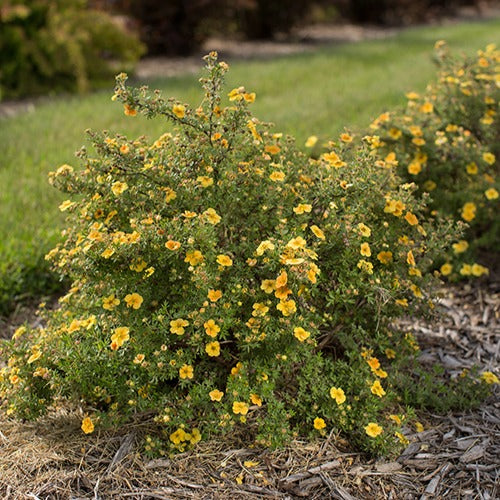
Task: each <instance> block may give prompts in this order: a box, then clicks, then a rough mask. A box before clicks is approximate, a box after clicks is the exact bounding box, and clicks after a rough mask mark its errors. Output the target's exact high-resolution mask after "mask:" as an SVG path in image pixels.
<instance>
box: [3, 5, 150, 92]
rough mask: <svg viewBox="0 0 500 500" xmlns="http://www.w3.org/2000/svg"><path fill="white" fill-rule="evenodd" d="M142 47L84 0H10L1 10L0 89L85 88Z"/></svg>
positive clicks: (125, 64) (123, 66)
mask: <svg viewBox="0 0 500 500" xmlns="http://www.w3.org/2000/svg"><path fill="white" fill-rule="evenodd" d="M142 51H143V48H142V45H141V44H140V42H139V40H138V39H137V38H136V36H134V35H132V34H130V33H127V32H125V31H124V29H122V28H121V27H120V26H119V25H118V24H117V23H116V22H114V20H113V19H112V18H111V17H110V16H109V15H107V14H105V13H103V12H99V11H96V10H89V9H87V7H86V1H84V0H55V1H50V0H28V1H19V0H12V1H10V0H9V1H6V2H2V8H1V10H0V93H1V95H2V96H3V97H20V96H24V95H37V94H44V93H48V92H54V91H61V90H64V91H71V92H85V91H87V90H88V89H89V88H91V87H92V86H95V85H98V84H99V83H100V82H103V81H104V80H106V79H108V78H110V77H111V76H112V75H113V74H115V73H116V72H117V71H120V70H128V71H130V70H132V69H133V65H134V63H135V62H136V61H137V59H138V57H139V56H140V55H141V53H142Z"/></svg>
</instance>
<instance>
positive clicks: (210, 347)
mask: <svg viewBox="0 0 500 500" xmlns="http://www.w3.org/2000/svg"><path fill="white" fill-rule="evenodd" d="M205 352H206V353H207V354H208V355H209V356H211V357H216V356H219V354H220V344H219V342H217V340H214V341H213V342H209V343H208V344H207V345H206V346H205Z"/></svg>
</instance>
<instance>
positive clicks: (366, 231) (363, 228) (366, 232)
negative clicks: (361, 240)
mask: <svg viewBox="0 0 500 500" xmlns="http://www.w3.org/2000/svg"><path fill="white" fill-rule="evenodd" d="M358 231H359V234H360V235H361V236H364V237H365V238H369V237H370V236H371V234H372V230H371V229H370V228H369V227H368V226H367V225H366V224H363V222H360V223H359V224H358Z"/></svg>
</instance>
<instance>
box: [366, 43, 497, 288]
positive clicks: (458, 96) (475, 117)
mask: <svg viewBox="0 0 500 500" xmlns="http://www.w3.org/2000/svg"><path fill="white" fill-rule="evenodd" d="M436 59H437V62H438V65H439V74H438V78H437V80H436V81H434V82H433V83H432V84H431V85H429V86H428V87H427V89H426V91H425V92H424V93H422V94H419V93H417V92H409V93H408V94H407V98H408V102H407V106H406V108H405V109H401V110H396V111H392V112H388V113H384V114H382V115H380V116H379V117H378V118H377V119H376V120H375V121H374V123H373V124H372V126H371V128H372V130H373V131H374V132H375V133H376V134H378V135H379V136H380V140H379V141H378V143H377V144H376V147H375V148H374V149H375V150H378V151H379V152H380V154H381V156H380V160H379V161H381V162H382V163H384V159H386V161H385V163H386V164H388V165H389V166H390V167H394V168H397V169H398V172H399V173H400V175H401V176H402V177H403V178H405V179H406V180H407V181H409V182H410V181H413V182H415V183H416V184H418V186H419V192H421V193H430V195H431V197H432V199H433V202H432V203H431V204H430V208H431V209H433V210H435V211H436V212H437V213H441V214H446V215H450V216H452V217H454V218H455V219H457V220H461V221H462V222H463V223H466V224H468V226H469V227H468V229H467V232H466V233H465V235H464V236H463V237H462V238H460V239H459V240H457V241H456V242H455V243H454V245H453V249H452V251H451V252H450V255H449V256H448V258H447V259H446V261H445V262H443V263H442V265H441V268H440V270H441V273H442V274H443V275H445V276H449V277H450V278H455V279H456V278H458V277H464V276H472V277H478V276H482V275H484V274H487V273H488V272H489V270H488V268H487V267H486V266H484V265H482V263H480V262H478V259H479V260H480V256H479V252H480V251H481V250H482V251H485V250H487V251H489V252H490V253H491V252H493V253H496V255H497V256H498V248H499V245H500V221H499V219H498V215H497V214H498V209H499V199H498V198H499V195H498V192H499V189H500V183H499V182H500V181H499V175H498V174H499V163H498V157H499V155H500V120H499V115H498V102H499V99H498V97H499V95H500V89H499V73H498V69H499V66H498V64H499V63H500V51H498V50H497V49H496V47H495V45H494V44H490V45H488V46H487V47H486V48H485V49H483V50H479V51H478V52H477V53H476V54H475V55H474V56H473V57H467V58H464V57H463V56H461V57H456V56H454V55H452V54H451V53H450V51H449V50H448V47H447V46H446V44H445V43H444V42H442V41H441V42H438V43H437V44H436Z"/></svg>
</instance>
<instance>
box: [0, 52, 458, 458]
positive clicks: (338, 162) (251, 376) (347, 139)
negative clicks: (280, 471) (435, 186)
mask: <svg viewBox="0 0 500 500" xmlns="http://www.w3.org/2000/svg"><path fill="white" fill-rule="evenodd" d="M206 61H207V69H208V73H209V74H208V77H207V78H204V79H202V83H203V88H204V92H205V93H204V97H203V101H202V103H201V105H200V106H199V107H197V108H191V107H189V106H188V105H186V104H184V103H181V102H178V101H176V100H175V99H169V100H165V99H163V98H161V96H160V95H159V93H158V92H155V93H150V92H149V91H148V90H147V89H146V88H141V89H133V88H129V87H127V86H126V85H125V80H126V78H125V76H124V75H121V76H119V77H118V80H117V87H116V93H115V96H114V98H115V99H117V100H120V101H122V102H123V104H124V110H125V113H126V114H127V115H129V116H132V117H133V116H136V115H139V114H142V115H145V116H147V117H151V116H157V115H161V116H165V117H166V118H167V119H169V120H171V121H173V122H174V124H175V126H176V128H175V130H174V131H173V132H169V133H165V134H163V135H162V136H161V137H159V138H158V139H157V140H153V141H149V140H147V139H146V138H144V137H141V138H139V139H137V140H128V139H126V138H125V137H123V136H120V135H116V136H114V137H113V136H110V135H109V134H107V133H92V134H91V137H92V141H93V145H94V148H95V151H96V153H95V156H94V157H92V156H89V154H88V153H87V151H86V150H85V149H83V150H82V151H81V152H80V154H79V156H80V158H81V162H82V166H81V168H73V167H71V166H69V165H63V166H61V167H60V168H59V169H58V170H57V171H56V172H54V173H53V174H52V175H51V176H50V180H51V182H52V183H53V184H54V185H56V186H57V187H59V188H60V189H62V190H64V191H65V192H67V193H68V194H69V196H70V199H68V200H67V201H65V202H64V203H63V204H62V205H61V206H60V208H61V209H62V210H64V211H67V213H68V214H69V215H68V227H67V229H66V230H65V232H64V241H63V243H61V244H60V245H58V246H57V247H56V248H55V249H54V250H52V251H51V252H50V253H49V255H48V256H47V258H48V259H49V260H51V261H52V262H53V265H54V267H55V269H57V270H59V271H60V272H63V273H64V274H65V275H66V276H68V277H69V278H70V279H71V281H72V282H73V286H72V288H71V289H70V291H69V293H68V294H67V295H66V296H65V297H63V298H62V299H61V300H60V303H61V307H60V308H59V309H57V310H55V311H50V312H48V313H47V314H46V326H45V327H43V328H40V329H36V330H33V329H28V328H25V327H22V328H20V329H19V330H18V331H17V332H16V334H15V335H14V338H13V339H12V341H10V342H7V343H5V344H4V346H3V347H2V354H3V356H4V357H5V358H6V359H7V366H6V367H5V368H4V369H3V370H2V371H1V372H0V396H1V397H3V398H4V404H3V407H4V409H5V410H6V411H7V413H9V414H14V415H17V416H19V417H23V418H36V417H37V416H38V415H39V414H40V413H43V412H44V411H46V410H47V409H48V408H49V407H50V406H51V405H52V404H54V403H57V404H59V403H60V402H61V400H70V401H73V402H76V403H78V404H83V405H85V410H86V412H87V416H86V417H85V419H84V420H83V422H82V430H83V431H84V432H92V431H93V429H94V428H95V426H96V425H110V424H114V425H118V424H119V423H120V422H123V421H124V420H126V419H127V418H130V417H131V416H132V415H134V414H140V413H143V412H154V414H155V415H156V422H157V425H158V427H157V429H156V435H154V436H152V437H150V439H149V440H148V441H147V443H148V444H147V447H148V450H149V452H153V451H154V452H160V453H165V452H174V451H182V450H185V449H187V448H189V447H192V446H193V445H195V444H196V443H197V442H198V441H199V440H200V439H202V438H203V439H206V438H210V437H211V436H216V435H219V434H224V433H227V432H236V431H239V432H241V433H242V434H244V436H245V439H246V440H247V441H253V442H254V443H256V444H259V445H266V446H280V445H282V444H283V443H285V442H287V441H289V440H290V439H291V438H293V437H295V436H305V437H310V438H314V437H318V436H325V435H326V433H328V432H331V431H333V432H338V433H342V434H343V435H344V436H346V437H347V438H348V439H349V440H350V441H351V442H352V443H353V444H354V445H357V446H358V447H359V448H361V449H364V450H367V451H369V452H371V453H373V454H384V453H388V452H390V451H391V450H395V449H397V448H398V447H399V446H401V445H402V444H403V443H405V440H404V437H403V436H402V434H401V427H402V425H404V424H405V422H406V421H407V419H408V418H409V417H408V415H409V413H407V411H406V409H405V408H403V407H402V405H401V391H400V389H398V388H397V385H396V382H397V381H398V379H397V377H396V375H397V374H398V373H400V372H402V371H403V370H405V369H407V368H408V367H409V366H410V365H409V362H410V361H411V360H413V359H414V358H415V354H416V352H417V351H418V346H417V345H416V342H415V339H414V338H413V337H412V336H411V335H409V334H407V333H406V332H404V331H400V330H398V329H397V328H394V327H393V326H391V325H392V321H393V320H394V319H395V318H397V317H400V316H402V315H404V314H406V313H407V312H410V313H411V314H423V313H425V312H426V311H427V309H428V307H429V306H430V305H431V302H430V300H429V299H430V295H429V294H430V292H431V289H432V284H433V283H434V282H435V278H434V276H433V275H432V274H431V273H429V272H427V270H428V269H429V268H430V267H431V266H432V264H433V262H434V259H435V258H437V257H438V256H439V254H440V253H441V248H442V247H446V243H447V242H450V241H451V240H452V239H453V238H454V237H455V230H454V229H453V226H451V225H450V224H449V223H447V222H441V223H435V222H434V221H433V220H432V219H431V218H425V217H424V216H423V211H424V209H425V197H423V198H422V199H417V198H415V197H414V196H413V190H414V188H415V186H414V185H413V184H401V182H400V180H399V179H398V178H397V176H395V174H394V172H393V171H392V170H391V169H385V168H380V167H379V166H376V165H374V164H373V158H372V156H371V153H370V149H369V148H367V147H366V144H365V143H357V142H355V141H353V140H352V139H353V138H352V137H351V136H350V135H349V134H347V133H346V134H343V135H342V136H341V138H340V141H338V142H330V143H329V145H328V150H327V151H326V152H325V153H323V154H322V155H320V156H319V158H317V159H309V158H307V157H306V156H305V155H304V154H303V153H302V152H301V151H299V150H298V149H297V148H296V146H295V143H294V140H293V138H291V137H286V136H284V135H283V134H281V133H278V132H275V131H273V130H272V127H271V126H270V125H269V124H265V123H262V122H260V121H259V120H258V119H256V118H255V117H253V116H252V114H251V113H250V109H249V105H250V104H251V103H252V102H253V101H254V99H255V94H253V93H252V92H247V91H246V90H245V89H244V88H243V87H239V88H235V89H233V90H232V91H230V92H229V94H228V97H229V102H228V103H227V102H224V101H223V99H222V92H223V77H224V74H225V72H226V70H227V65H226V64H225V63H223V62H218V61H217V58H216V54H214V53H212V54H210V55H209V56H207V57H206ZM135 119H137V118H135ZM403 413H404V415H403ZM405 418H406V420H405Z"/></svg>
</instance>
